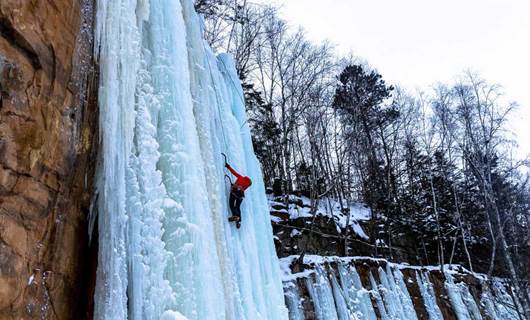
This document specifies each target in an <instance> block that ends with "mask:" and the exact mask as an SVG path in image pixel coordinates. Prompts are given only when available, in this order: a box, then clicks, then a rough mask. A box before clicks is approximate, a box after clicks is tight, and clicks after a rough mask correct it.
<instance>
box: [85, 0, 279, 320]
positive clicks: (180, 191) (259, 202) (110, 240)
mask: <svg viewBox="0 0 530 320" xmlns="http://www.w3.org/2000/svg"><path fill="white" fill-rule="evenodd" d="M96 19H97V24H96V40H97V41H96V42H97V45H96V56H97V58H98V62H99V66H100V88H99V104H100V128H101V134H100V136H101V144H102V150H101V161H100V166H99V170H98V183H97V187H98V193H99V198H98V220H97V228H98V233H99V245H100V249H99V257H98V259H99V260H98V261H99V264H98V271H97V284H96V293H95V306H96V309H95V318H96V319H119V320H123V319H127V318H131V319H159V318H160V317H161V316H162V315H163V319H180V318H183V317H185V318H187V319H189V320H191V319H249V320H250V319H252V320H255V319H264V320H269V319H287V311H286V308H285V305H284V299H283V290H282V283H281V278H280V270H279V265H278V259H277V257H276V252H275V249H274V244H273V239H272V230H271V225H270V216H269V212H268V206H267V199H266V196H265V190H264V186H263V181H262V176H261V170H260V166H259V163H258V161H257V160H256V157H255V155H254V152H253V149H252V143H251V139H250V131H249V128H248V125H247V124H246V115H245V106H244V100H243V92H242V90H241V86H240V82H239V80H238V77H237V74H236V72H235V67H234V63H233V61H232V59H231V58H230V57H229V56H227V55H220V56H218V57H216V56H215V55H214V54H213V53H212V51H211V50H210V49H209V47H208V46H207V45H206V44H205V41H204V40H203V37H202V26H201V21H200V18H199V17H198V16H197V14H196V13H195V12H194V9H193V3H192V1H191V0H181V1H179V0H149V1H148V0H98V1H97V18H96ZM222 152H223V153H225V154H226V155H227V156H228V159H229V161H230V162H231V164H232V165H233V166H234V167H235V168H237V169H238V170H239V171H241V172H243V173H245V174H246V175H248V176H250V177H251V178H252V180H253V185H252V187H251V188H250V189H249V190H248V191H247V193H246V198H245V200H244V202H243V206H242V211H243V216H242V219H243V223H242V227H241V229H239V230H237V229H236V228H235V226H234V225H233V224H229V223H228V221H227V217H228V214H229V213H228V211H229V210H228V208H227V193H228V187H229V186H228V182H227V181H226V180H225V177H224V175H225V172H224V167H223V165H224V161H223V158H222V156H221V153H222Z"/></svg>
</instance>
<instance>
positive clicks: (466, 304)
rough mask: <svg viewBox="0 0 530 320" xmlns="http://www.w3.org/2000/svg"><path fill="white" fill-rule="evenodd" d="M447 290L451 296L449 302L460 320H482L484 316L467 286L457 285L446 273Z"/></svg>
mask: <svg viewBox="0 0 530 320" xmlns="http://www.w3.org/2000/svg"><path fill="white" fill-rule="evenodd" d="M445 278H446V282H445V288H446V290H447V293H448V295H449V300H450V301H451V305H452V306H453V310H454V312H455V314H456V317H457V318H458V319H459V320H480V319H482V316H481V315H480V311H479V309H478V306H477V305H476V303H475V299H473V297H472V296H471V294H470V293H469V290H468V288H467V286H466V285H465V284H460V283H459V284H456V283H455V282H454V280H453V277H452V276H451V274H449V273H445Z"/></svg>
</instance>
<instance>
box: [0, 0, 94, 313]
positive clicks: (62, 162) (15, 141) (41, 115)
mask: <svg viewBox="0 0 530 320" xmlns="http://www.w3.org/2000/svg"><path fill="white" fill-rule="evenodd" d="M92 7H93V4H92V1H83V0H78V1H75V0H74V1H68V0H47V1H33V0H2V1H1V2H0V319H82V318H84V317H85V314H84V313H85V311H86V310H87V305H88V301H89V300H90V299H89V294H88V291H89V289H88V287H87V286H88V282H89V279H88V278H89V276H87V275H89V274H90V272H89V271H88V270H89V269H90V268H91V267H90V263H89V261H91V259H90V253H89V250H88V249H89V248H88V240H87V231H86V230H87V228H86V224H87V214H88V211H89V205H90V197H91V190H92V179H93V176H94V174H93V172H94V169H95V168H94V167H95V161H94V159H95V149H96V148H94V146H95V142H96V141H97V137H96V133H97V104H96V101H95V99H96V95H95V90H94V89H95V88H96V86H95V83H96V76H95V72H94V66H93V61H92V58H91V57H92V41H91V38H92V33H93V32H92V17H93V14H92Z"/></svg>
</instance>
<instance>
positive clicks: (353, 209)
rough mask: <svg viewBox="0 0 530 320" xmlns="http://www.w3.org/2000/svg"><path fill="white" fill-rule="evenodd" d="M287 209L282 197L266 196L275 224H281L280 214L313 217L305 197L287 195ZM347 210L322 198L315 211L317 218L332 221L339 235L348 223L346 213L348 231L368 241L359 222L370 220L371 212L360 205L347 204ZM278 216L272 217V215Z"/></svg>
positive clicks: (310, 206)
mask: <svg viewBox="0 0 530 320" xmlns="http://www.w3.org/2000/svg"><path fill="white" fill-rule="evenodd" d="M288 197H289V200H288V203H289V207H288V208H286V207H285V201H284V199H285V198H283V197H274V196H273V195H271V194H268V195H267V198H268V200H269V209H270V210H271V212H273V215H272V216H271V219H272V221H273V222H275V223H282V222H284V219H283V218H282V217H281V216H282V215H281V214H284V215H285V216H286V217H287V216H288V217H289V219H292V220H294V219H300V218H311V217H313V215H312V213H311V210H312V204H311V199H309V198H307V197H305V196H296V195H288ZM348 207H349V210H345V211H343V210H341V205H340V203H339V202H338V201H337V200H335V199H332V198H327V197H325V198H322V199H320V201H319V203H318V207H317V210H316V214H317V216H320V217H327V218H330V219H333V220H334V221H335V224H336V226H337V232H338V233H341V232H342V230H343V229H345V228H346V224H347V221H348V213H349V215H350V222H349V225H350V230H351V232H353V233H354V234H356V235H357V236H359V237H360V238H362V239H368V236H367V235H366V232H365V231H364V230H363V228H362V226H361V225H360V223H359V222H360V221H368V220H370V218H371V211H370V209H369V208H367V207H365V206H364V205H362V204H360V203H351V204H349V206H348ZM275 213H276V214H278V215H274V214H275Z"/></svg>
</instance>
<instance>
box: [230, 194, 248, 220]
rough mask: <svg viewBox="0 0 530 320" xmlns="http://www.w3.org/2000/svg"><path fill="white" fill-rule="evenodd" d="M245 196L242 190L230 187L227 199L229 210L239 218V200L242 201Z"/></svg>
mask: <svg viewBox="0 0 530 320" xmlns="http://www.w3.org/2000/svg"><path fill="white" fill-rule="evenodd" d="M244 197H245V194H244V193H243V191H241V190H239V189H238V188H232V190H230V199H228V203H229V204H230V211H232V215H233V216H238V217H239V218H240V219H241V208H240V207H241V202H243V198H244Z"/></svg>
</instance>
